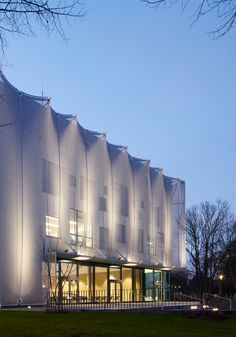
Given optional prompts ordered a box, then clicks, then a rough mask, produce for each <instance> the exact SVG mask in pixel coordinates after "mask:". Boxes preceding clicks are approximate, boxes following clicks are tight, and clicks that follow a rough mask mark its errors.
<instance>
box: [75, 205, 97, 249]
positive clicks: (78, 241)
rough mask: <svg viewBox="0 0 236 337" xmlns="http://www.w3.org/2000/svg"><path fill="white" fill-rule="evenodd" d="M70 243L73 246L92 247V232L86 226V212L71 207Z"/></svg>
mask: <svg viewBox="0 0 236 337" xmlns="http://www.w3.org/2000/svg"><path fill="white" fill-rule="evenodd" d="M70 244H71V245H73V246H86V247H90V248H91V247H92V236H91V233H89V231H88V230H87V234H86V228H85V214H84V213H83V212H81V211H78V210H76V209H70Z"/></svg>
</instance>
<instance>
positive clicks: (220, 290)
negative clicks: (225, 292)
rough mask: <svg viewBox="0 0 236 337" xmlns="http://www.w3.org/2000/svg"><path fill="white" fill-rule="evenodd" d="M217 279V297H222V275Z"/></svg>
mask: <svg viewBox="0 0 236 337" xmlns="http://www.w3.org/2000/svg"><path fill="white" fill-rule="evenodd" d="M218 279H219V296H222V281H223V279H224V275H223V274H220V275H219V277H218Z"/></svg>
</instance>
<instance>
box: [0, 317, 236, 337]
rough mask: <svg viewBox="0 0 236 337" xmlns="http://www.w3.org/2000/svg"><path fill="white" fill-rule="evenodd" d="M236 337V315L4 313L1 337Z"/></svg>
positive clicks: (0, 318) (0, 322) (0, 324)
mask: <svg viewBox="0 0 236 337" xmlns="http://www.w3.org/2000/svg"><path fill="white" fill-rule="evenodd" d="M10 336H11V337H13V336H14V337H28V336H40V337H47V336H55V337H60V336H61V337H62V336H63V337H86V336H91V337H99V336H101V337H103V336H104V337H108V336H122V337H126V336H127V337H128V336H129V337H135V336H145V337H149V336H157V337H187V336H189V337H208V336H209V337H218V336H219V337H224V336H225V337H226V336H227V337H236V316H232V317H230V319H226V320H217V321H213V320H202V319H190V318H188V317H187V316H185V315H183V314H164V313H163V314H162V313H128V312H127V313H125V312H123V313H106V312H99V313H95V312H94V313H88V312H86V313H85V312H84V313H59V314H56V313H45V312H27V311H25V312H17V311H1V312H0V337H10Z"/></svg>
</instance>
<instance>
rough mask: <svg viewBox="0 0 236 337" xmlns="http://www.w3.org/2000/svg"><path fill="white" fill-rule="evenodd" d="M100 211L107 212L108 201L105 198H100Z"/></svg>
mask: <svg viewBox="0 0 236 337" xmlns="http://www.w3.org/2000/svg"><path fill="white" fill-rule="evenodd" d="M98 209H99V211H103V212H106V211H107V200H106V199H105V198H102V197H99V198H98Z"/></svg>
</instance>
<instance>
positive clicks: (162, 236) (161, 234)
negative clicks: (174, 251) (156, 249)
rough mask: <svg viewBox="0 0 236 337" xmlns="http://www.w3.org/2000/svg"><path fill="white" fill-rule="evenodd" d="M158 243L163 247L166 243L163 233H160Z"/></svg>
mask: <svg viewBox="0 0 236 337" xmlns="http://www.w3.org/2000/svg"><path fill="white" fill-rule="evenodd" d="M158 243H159V244H160V245H162V246H163V245H164V243H165V236H164V233H161V232H159V233H158Z"/></svg>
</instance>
